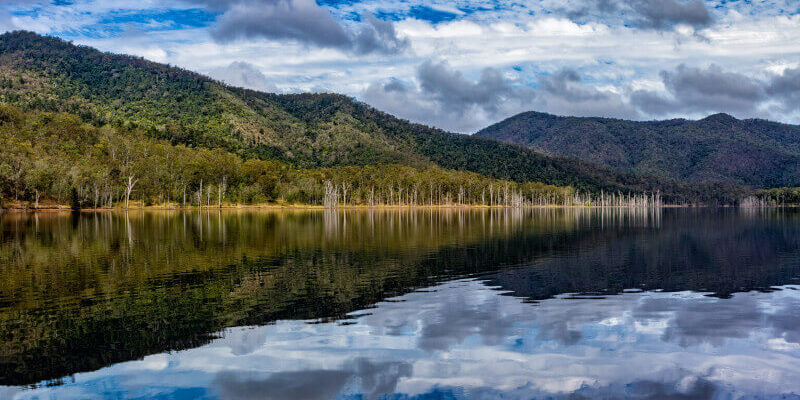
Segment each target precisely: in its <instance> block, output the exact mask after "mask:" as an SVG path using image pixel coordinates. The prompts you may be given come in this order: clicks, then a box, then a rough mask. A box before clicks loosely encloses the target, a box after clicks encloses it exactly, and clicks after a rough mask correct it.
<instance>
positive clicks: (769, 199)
mask: <svg viewBox="0 0 800 400" xmlns="http://www.w3.org/2000/svg"><path fill="white" fill-rule="evenodd" d="M745 200H746V201H745V202H744V203H745V204H746V205H749V206H797V205H800V187H793V188H789V187H782V188H775V189H765V190H759V191H758V192H757V193H756V194H755V195H754V196H751V197H749V198H747V199H745Z"/></svg>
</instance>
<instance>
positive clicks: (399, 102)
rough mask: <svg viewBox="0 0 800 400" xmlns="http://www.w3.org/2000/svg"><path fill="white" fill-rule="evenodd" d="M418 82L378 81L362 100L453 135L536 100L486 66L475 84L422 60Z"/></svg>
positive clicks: (444, 65)
mask: <svg viewBox="0 0 800 400" xmlns="http://www.w3.org/2000/svg"><path fill="white" fill-rule="evenodd" d="M416 81H417V83H416V84H413V83H404V82H401V81H398V80H391V81H389V82H385V83H380V82H376V83H373V84H371V85H370V86H369V87H368V88H367V89H366V90H365V91H364V92H363V93H362V96H361V97H362V98H363V99H364V100H365V101H366V102H368V103H369V104H371V105H373V106H375V107H377V108H379V109H381V110H384V111H388V112H391V113H394V114H397V115H398V116H400V117H402V118H407V119H409V120H412V121H415V122H422V123H426V124H430V125H434V126H437V127H441V128H444V129H448V130H452V131H457V132H472V131H474V130H476V129H477V128H479V127H482V126H483V125H485V124H486V122H487V121H490V120H493V119H496V118H498V117H499V116H508V115H513V114H514V113H517V112H521V111H523V110H525V109H528V108H530V107H531V106H532V102H533V100H534V98H535V93H534V91H533V89H531V88H528V87H524V86H523V87H514V86H513V85H512V83H511V82H510V81H509V80H508V79H507V78H505V77H504V76H502V74H501V72H500V71H498V70H497V69H494V68H485V69H484V70H483V71H482V72H481V74H480V77H479V78H478V80H477V81H473V80H470V79H467V78H466V77H464V75H463V74H462V73H461V72H460V71H457V70H454V69H453V68H452V67H450V65H449V64H448V63H447V62H444V61H442V62H433V61H425V62H424V63H422V64H421V65H419V66H418V67H417V70H416Z"/></svg>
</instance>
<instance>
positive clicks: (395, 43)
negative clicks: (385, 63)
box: [352, 14, 411, 54]
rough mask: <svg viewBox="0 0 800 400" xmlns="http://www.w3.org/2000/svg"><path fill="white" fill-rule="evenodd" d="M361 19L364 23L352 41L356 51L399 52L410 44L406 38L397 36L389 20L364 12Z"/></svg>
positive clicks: (360, 52) (366, 52)
mask: <svg viewBox="0 0 800 400" xmlns="http://www.w3.org/2000/svg"><path fill="white" fill-rule="evenodd" d="M363 20H364V22H365V24H364V25H363V26H362V28H361V32H359V33H358V35H356V36H355V38H354V39H353V43H352V47H353V49H354V50H355V52H356V53H358V54H369V53H382V54H400V53H403V52H405V51H406V50H407V49H408V48H409V47H410V46H411V43H410V41H409V40H408V38H400V37H398V36H397V31H395V29H394V24H392V23H391V22H388V21H383V20H380V19H378V18H375V16H373V15H372V14H365V15H364V17H363Z"/></svg>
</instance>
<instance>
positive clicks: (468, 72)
mask: <svg viewBox="0 0 800 400" xmlns="http://www.w3.org/2000/svg"><path fill="white" fill-rule="evenodd" d="M17 29H24V30H30V31H34V32H37V33H40V34H46V35H52V36H57V37H60V38H63V39H66V40H70V41H73V42H74V43H77V44H85V45H89V46H93V47H96V48H98V49H100V50H103V51H110V52H114V53H125V54H131V55H137V56H142V57H145V58H147V59H150V60H153V61H157V62H163V63H169V64H171V65H176V66H180V67H182V68H186V69H190V70H194V71H198V72H201V73H204V74H207V75H209V76H211V77H213V78H216V79H218V80H222V81H224V82H226V83H228V84H231V85H235V86H244V87H248V88H252V89H258V90H264V91H270V92H279V93H296V92H336V93H343V94H346V95H349V96H352V97H354V98H356V99H358V100H359V101H363V102H365V103H367V104H370V105H372V106H374V107H376V108H378V109H380V110H383V111H386V112H389V113H392V114H394V115H397V116H399V117H401V118H404V119H408V120H411V121H414V122H421V123H424V124H427V125H431V126H436V127H439V128H442V129H446V130H450V131H454V132H461V133H473V132H476V131H478V130H480V129H481V128H483V127H486V126H488V125H490V124H493V123H496V122H498V121H501V120H503V119H505V118H508V117H510V116H512V115H515V114H517V113H519V112H524V111H540V112H548V113H553V114H558V115H575V116H602V117H613V118H625V119H635V120H653V119H668V118H691V119H697V118H703V117H704V116H707V115H709V114H713V113H717V112H725V113H729V114H731V115H733V116H735V117H738V118H765V119H770V120H775V121H781V122H787V123H800V2H798V1H796V0H571V1H568V0H511V1H499V0H455V1H453V0H450V1H443V0H433V1H421V0H380V1H358V0H317V1H314V0H231V1H226V0H177V1H176V0H173V1H166V0H113V1H112V0H50V1H38V0H0V31H8V30H17Z"/></svg>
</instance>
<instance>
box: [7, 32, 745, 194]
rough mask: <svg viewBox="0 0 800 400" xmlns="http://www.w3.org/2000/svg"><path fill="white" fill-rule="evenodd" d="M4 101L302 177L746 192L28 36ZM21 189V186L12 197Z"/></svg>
mask: <svg viewBox="0 0 800 400" xmlns="http://www.w3.org/2000/svg"><path fill="white" fill-rule="evenodd" d="M0 103H2V104H6V105H10V106H14V107H18V108H19V109H21V110H22V111H23V112H50V113H68V114H72V115H76V116H78V118H80V120H81V121H83V122H84V123H87V124H89V125H91V126H94V127H102V126H113V127H116V128H118V129H119V130H120V132H127V131H136V132H144V135H145V136H147V137H149V138H152V139H155V140H163V141H167V142H168V143H169V144H172V145H183V146H187V147H190V148H205V149H220V150H224V151H226V152H230V153H233V154H236V155H237V156H239V157H241V158H243V159H260V160H276V161H280V162H283V163H286V164H288V165H290V166H292V167H293V168H322V167H335V166H346V165H360V166H364V165H389V164H399V165H404V166H409V167H415V168H428V167H431V166H438V167H441V168H445V169H450V170H458V171H471V172H475V173H478V174H482V175H484V176H488V177H492V178H498V179H508V180H512V181H516V182H542V183H545V184H549V185H557V186H571V187H573V188H575V189H577V190H580V191H583V192H586V191H589V192H595V193H599V192H600V191H601V190H602V191H606V192H623V193H643V192H654V191H656V190H660V191H661V192H662V193H664V194H665V195H666V196H667V198H666V200H667V201H675V202H684V201H705V200H708V199H713V198H720V197H724V198H726V199H727V200H730V199H733V198H735V197H736V196H738V195H739V194H740V193H741V191H740V190H739V188H737V187H732V186H730V187H728V186H715V187H708V186H707V187H703V186H692V187H689V186H687V185H683V184H680V183H676V182H675V181H673V180H669V179H659V178H655V177H651V176H646V175H642V174H631V173H627V172H619V171H614V170H612V169H610V168H605V167H598V166H597V165H594V164H591V163H587V162H584V161H581V160H578V159H576V158H564V157H551V156H545V155H542V154H540V153H537V152H536V151H533V150H530V149H528V148H525V147H523V146H518V145H513V144H504V143H500V142H498V141H494V140H488V139H485V138H481V137H473V136H469V135H460V134H454V133H449V132H445V131H442V130H439V129H436V128H431V127H427V126H424V125H420V124H414V123H410V122H408V121H405V120H401V119H398V118H396V117H394V116H391V115H389V114H386V113H383V112H381V111H378V110H376V109H374V108H372V107H370V106H368V105H366V104H363V103H360V102H358V101H355V100H354V99H352V98H349V97H346V96H342V95H337V94H294V95H279V94H271V93H262V92H257V91H252V90H247V89H242V88H235V87H230V86H227V85H225V84H222V83H220V82H217V81H214V80H212V79H210V78H207V77H205V76H203V75H200V74H197V73H194V72H191V71H187V70H183V69H180V68H176V67H172V66H169V65H164V64H159V63H154V62H150V61H147V60H144V59H142V58H139V57H132V56H126V55H116V54H110V53H103V52H100V51H98V50H95V49H93V48H90V47H86V46H76V45H73V44H71V43H69V42H66V41H63V40H61V39H58V38H53V37H45V36H40V35H37V34H35V33H31V32H24V31H17V32H11V33H6V34H3V35H0ZM41 118H44V119H46V120H47V121H50V120H52V118H51V117H46V116H45V117H41V116H36V117H35V118H34V117H31V118H27V119H26V120H27V121H34V122H30V123H31V124H33V125H31V126H37V125H36V122H35V121H36V120H37V119H41ZM34 136H35V135H34ZM47 137H48V138H49V137H52V135H50V136H47ZM10 164H11V162H10V163H9V165H10ZM9 168H10V169H14V168H11V167H9ZM17 180H18V181H20V180H22V179H21V178H18V179H17ZM18 185H19V184H18V183H14V191H15V193H17V192H19V188H18V187H17V186H18ZM64 185H65V186H64V187H66V186H68V185H69V184H68V183H65V184H64ZM116 185H119V183H116ZM29 191H30V190H29ZM79 192H80V193H79V195H80V194H81V193H83V191H81V190H79ZM15 196H16V194H15ZM29 196H31V195H30V194H29ZM73 197H74V196H73Z"/></svg>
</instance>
